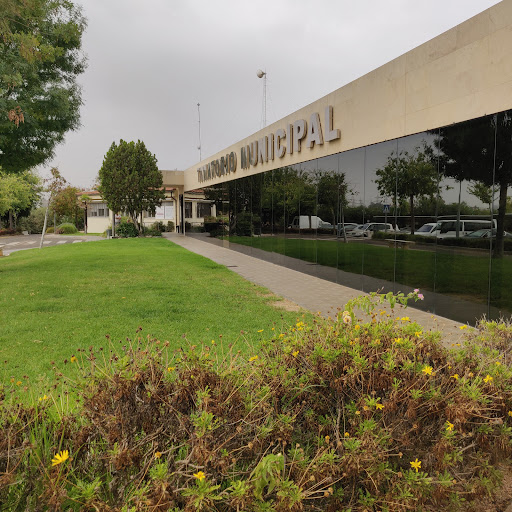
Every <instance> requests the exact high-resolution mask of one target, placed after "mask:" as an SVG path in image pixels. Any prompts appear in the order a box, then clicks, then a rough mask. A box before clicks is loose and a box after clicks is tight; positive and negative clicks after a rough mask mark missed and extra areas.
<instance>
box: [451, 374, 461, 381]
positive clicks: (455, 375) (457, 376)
mask: <svg viewBox="0 0 512 512" xmlns="http://www.w3.org/2000/svg"><path fill="white" fill-rule="evenodd" d="M450 379H455V380H459V374H458V373H454V374H453V375H451V376H450Z"/></svg>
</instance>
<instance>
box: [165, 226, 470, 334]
mask: <svg viewBox="0 0 512 512" xmlns="http://www.w3.org/2000/svg"><path fill="white" fill-rule="evenodd" d="M165 237H166V238H168V239H169V240H171V241H172V242H174V243H176V244H178V245H180V246H182V247H183V248H185V249H187V250H189V251H191V252H194V253H196V254H199V255H201V256H204V257H205V258H208V259H210V260H212V261H215V262H216V263H219V264H220V265H224V266H226V267H228V268H229V269H230V270H232V271H233V272H236V273H237V274H239V275H241V276H242V277H243V278H245V279H247V280H249V281H251V282H253V283H256V284H258V285H260V286H264V287H266V288H268V289H269V290H270V291H272V292H273V293H274V294H276V295H278V296H280V297H283V298H285V299H288V300H289V301H292V302H294V303H296V304H298V305H299V306H300V307H302V308H304V309H306V310H309V311H311V312H314V313H317V312H320V313H321V314H322V315H323V316H326V317H327V316H334V315H335V314H336V312H337V311H338V309H339V308H343V306H344V305H345V304H346V303H347V301H349V300H350V299H353V298H355V297H358V296H360V295H362V294H363V292H361V291H359V290H355V289H353V288H349V287H347V286H343V285H341V284H336V283H333V282H330V281H326V280H325V279H321V278H319V277H315V276H312V275H308V274H304V273H303V272H298V271H297V270H293V269H290V268H287V267H283V266H281V265H276V264H274V263H271V262H268V261H264V260H262V259H259V258H254V257H253V256H249V255H247V254H243V253H241V252H238V251H234V250H231V249H228V248H226V247H223V246H222V245H221V243H219V244H215V243H210V242H206V241H203V240H201V239H200V238H198V237H192V236H183V235H178V234H175V233H172V234H171V233H166V234H165ZM387 309H388V310H389V308H387ZM393 314H394V315H396V316H408V317H409V318H411V320H414V321H416V322H418V323H419V324H420V325H422V326H423V328H425V329H432V330H438V331H441V332H442V333H443V340H444V341H445V342H446V343H447V344H451V343H455V342H457V341H459V340H460V339H461V335H462V331H461V330H460V327H461V326H462V324H461V323H459V322H456V321H454V320H450V319H448V318H444V317H441V316H439V315H433V314H431V313H429V312H426V311H421V310H419V309H416V308H414V307H411V306H410V307H408V308H406V310H404V309H403V308H402V306H399V307H398V306H397V307H395V310H394V312H393ZM361 316H363V315H362V314H361Z"/></svg>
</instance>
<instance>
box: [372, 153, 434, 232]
mask: <svg viewBox="0 0 512 512" xmlns="http://www.w3.org/2000/svg"><path fill="white" fill-rule="evenodd" d="M430 153H431V149H430V148H429V147H428V146H424V148H423V151H420V149H419V148H417V152H416V154H415V155H410V154H409V153H408V152H407V151H401V152H400V153H399V154H398V155H397V154H396V153H394V152H393V153H391V155H390V156H388V160H387V164H386V165H385V166H384V167H383V168H382V169H377V171H376V175H377V176H378V178H377V179H376V180H375V183H376V184H377V187H378V189H379V193H380V194H382V195H385V196H390V197H392V198H393V203H394V204H395V205H396V204H397V202H399V201H402V200H405V199H406V200H408V201H409V210H410V211H409V213H410V216H411V234H412V235H413V234H414V222H415V221H414V206H415V204H414V201H415V199H416V198H419V197H423V196H430V197H432V196H434V195H435V194H437V192H438V189H439V185H438V175H437V171H436V168H435V166H434V165H433V164H432V160H431V154H430Z"/></svg>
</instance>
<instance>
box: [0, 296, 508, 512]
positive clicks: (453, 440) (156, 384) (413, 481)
mask: <svg viewBox="0 0 512 512" xmlns="http://www.w3.org/2000/svg"><path fill="white" fill-rule="evenodd" d="M410 299H415V300H416V299H421V294H419V293H418V292H415V293H412V294H409V296H407V297H404V296H403V294H400V295H398V296H394V295H392V294H387V295H385V296H379V295H377V294H374V295H373V297H372V298H367V297H364V298H360V299H356V300H354V301H351V303H349V304H348V305H347V310H346V311H343V312H341V311H340V312H339V314H338V315H337V317H336V318H334V319H332V320H331V319H328V320H323V319H321V318H318V319H316V320H315V321H314V322H312V323H311V324H309V325H306V324H305V323H304V322H303V321H300V319H299V320H298V321H297V322H296V323H295V325H292V326H289V327H288V328H287V329H286V330H285V331H283V332H281V333H278V332H275V331H272V332H271V333H270V336H268V338H267V339H266V340H265V341H263V342H262V345H261V347H260V348H259V349H253V351H252V355H250V356H242V355H240V353H239V352H237V351H235V350H232V349H228V350H226V349H227V347H226V346H219V347H218V348H217V345H216V344H215V342H212V343H211V344H210V343H208V344H206V345H205V346H202V347H201V346H198V345H191V346H190V347H189V348H188V349H185V350H180V351H179V352H177V353H176V354H169V353H167V351H166V343H162V342H160V341H158V340H155V339H151V337H149V336H148V337H146V336H142V335H141V334H140V331H139V332H137V334H136V336H135V337H130V338H128V339H127V340H126V343H125V345H124V347H123V348H122V350H121V351H120V352H119V351H118V350H115V349H114V343H112V345H111V347H108V348H107V350H105V351H104V353H106V354H109V356H108V357H104V353H102V354H100V351H98V353H95V352H94V351H93V349H92V348H90V349H88V350H79V351H78V352H76V354H75V355H73V356H72V357H71V358H70V361H67V363H68V364H72V365H75V366H74V367H75V368H76V372H77V373H76V377H74V378H73V382H72V384H71V385H72V386H73V389H74V390H76V391H77V392H78V394H79V397H78V398H79V401H78V402H77V403H80V404H81V405H80V406H78V405H77V406H76V407H77V408H76V409H75V410H68V409H66V408H65V406H64V405H63V404H65V403H67V399H64V400H62V399H59V397H57V396H56V395H57V393H59V396H60V397H62V396H63V395H62V393H63V390H61V387H60V384H59V389H58V390H56V391H54V392H53V393H54V394H51V393H50V392H48V395H49V396H48V395H47V394H43V393H41V394H40V396H39V398H38V400H37V407H30V408H27V407H23V406H21V405H19V404H15V403H14V402H10V401H9V400H10V398H9V397H13V396H14V395H15V393H16V390H18V389H21V388H20V386H21V382H19V383H18V382H15V381H14V379H13V380H12V381H11V382H10V383H7V384H6V385H4V389H3V390H2V391H3V392H2V393H0V397H1V398H0V400H3V401H4V402H3V403H1V405H2V408H1V409H0V411H2V414H1V415H0V427H1V428H2V434H3V440H4V442H3V443H0V471H2V474H3V475H4V480H5V481H8V482H9V485H4V486H2V487H0V502H2V504H4V506H5V507H6V510H32V509H34V507H33V504H34V503H35V501H36V500H37V505H38V507H39V508H38V509H41V510H46V509H48V508H51V509H52V510H68V509H69V508H71V509H72V510H74V509H75V508H72V507H75V505H76V506H80V507H86V508H83V510H85V509H87V510H89V509H90V510H112V509H115V510H119V509H125V510H141V511H142V510H153V509H155V510H160V509H161V510H222V511H226V512H227V511H230V512H231V511H233V512H234V511H237V510H247V511H263V510H279V511H285V510H290V511H300V510H303V511H305V512H310V511H316V510H327V511H338V510H340V511H345V510H352V511H353V512H362V511H365V510H366V511H368V510H374V511H377V510H379V511H381V510H387V511H389V512H399V511H400V512H402V511H405V510H425V511H427V510H448V509H450V510H456V509H457V506H458V507H459V509H461V508H462V507H464V508H463V509H464V510H468V509H469V508H470V507H469V506H468V504H467V503H466V504H464V503H463V502H462V498H461V497H462V496H463V497H464V501H467V502H472V501H475V500H478V501H479V502H484V500H485V498H486V497H487V496H491V497H492V495H493V493H494V492H495V491H496V489H497V488H498V487H499V485H500V481H501V474H500V472H499V471H498V469H497V464H498V463H500V462H503V461H506V459H507V458H508V457H510V456H511V455H512V445H511V439H512V387H511V386H510V382H511V379H512V368H511V365H510V353H511V348H510V347H511V345H510V341H511V340H512V326H511V325H510V324H507V323H504V322H481V323H480V324H479V325H478V326H477V328H476V329H469V328H466V329H462V330H461V336H462V335H465V341H461V343H460V344H455V345H454V347H453V348H450V349H447V348H445V347H443V346H442V345H441V343H440V336H439V334H438V333H432V332H425V331H424V330H423V329H422V328H421V327H420V326H419V325H418V324H416V323H413V322H411V321H410V319H409V318H408V317H406V316H403V317H401V316H400V315H398V316H395V314H393V315H389V313H386V311H385V310H380V304H381V303H382V302H384V301H388V302H389V303H390V304H392V305H394V304H395V303H396V302H402V303H406V302H407V300H410ZM356 307H360V308H362V309H363V310H364V311H365V312H367V313H368V315H369V321H368V322H363V321H362V320H358V318H357V316H356V309H355V308H356ZM392 313H393V311H392ZM378 319H380V320H378ZM262 336H263V335H262ZM116 345H117V344H116ZM457 345H460V347H459V346H457ZM55 366H56V371H57V375H58V374H59V371H58V365H55ZM64 391H65V389H64ZM45 393H46V392H45ZM64 396H66V395H65V393H64ZM53 404H55V409H54V405H53ZM52 463H53V464H55V467H52ZM508 464H509V467H510V462H508ZM411 503H412V504H413V505H412V507H413V508H411ZM481 504H482V503H481ZM139 505H140V507H139ZM270 505H272V507H271V508H269V507H270ZM483 505H485V502H484V503H483Z"/></svg>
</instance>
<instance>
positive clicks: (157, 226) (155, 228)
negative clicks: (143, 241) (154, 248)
mask: <svg viewBox="0 0 512 512" xmlns="http://www.w3.org/2000/svg"><path fill="white" fill-rule="evenodd" d="M149 229H152V230H153V231H159V232H160V233H163V232H164V231H165V226H164V223H163V222H162V221H157V222H154V223H153V224H152V225H151V226H150V227H149Z"/></svg>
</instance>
